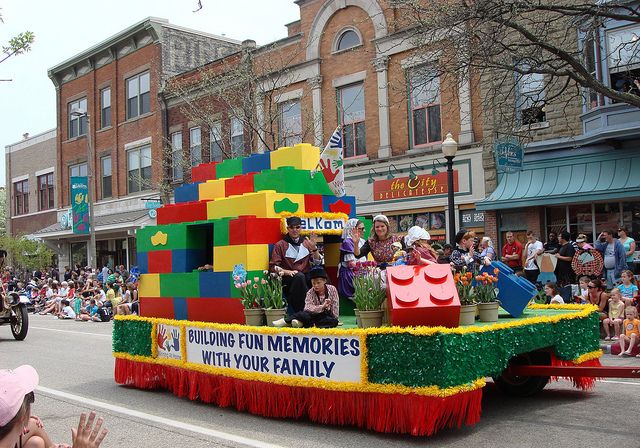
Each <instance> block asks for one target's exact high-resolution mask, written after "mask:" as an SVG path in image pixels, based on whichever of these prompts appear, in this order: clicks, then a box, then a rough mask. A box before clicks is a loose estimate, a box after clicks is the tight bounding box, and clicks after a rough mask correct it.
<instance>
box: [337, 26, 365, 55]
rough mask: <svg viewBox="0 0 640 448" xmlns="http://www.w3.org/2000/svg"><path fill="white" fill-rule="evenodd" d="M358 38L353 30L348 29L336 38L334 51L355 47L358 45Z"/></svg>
mask: <svg viewBox="0 0 640 448" xmlns="http://www.w3.org/2000/svg"><path fill="white" fill-rule="evenodd" d="M360 44H361V42H360V36H359V35H358V33H356V32H355V31H354V30H351V29H348V30H346V31H343V32H342V34H340V36H339V37H338V40H337V43H336V51H341V50H346V49H348V48H353V47H357V46H358V45H360Z"/></svg>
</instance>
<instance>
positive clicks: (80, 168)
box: [69, 162, 88, 203]
mask: <svg viewBox="0 0 640 448" xmlns="http://www.w3.org/2000/svg"><path fill="white" fill-rule="evenodd" d="M87 172H88V171H87V162H84V163H78V164H76V165H71V166H70V167H69V203H71V178H72V177H77V176H82V177H84V176H86V175H87Z"/></svg>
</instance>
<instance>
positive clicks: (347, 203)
mask: <svg viewBox="0 0 640 448" xmlns="http://www.w3.org/2000/svg"><path fill="white" fill-rule="evenodd" d="M345 209H348V211H349V213H347V215H349V218H355V217H356V198H355V196H342V197H341V198H338V197H336V196H322V210H323V211H325V212H327V213H346V211H347V210H345Z"/></svg>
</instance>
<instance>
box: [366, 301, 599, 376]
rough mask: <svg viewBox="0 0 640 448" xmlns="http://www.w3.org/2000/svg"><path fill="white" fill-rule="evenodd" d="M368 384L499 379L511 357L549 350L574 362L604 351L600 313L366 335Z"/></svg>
mask: <svg viewBox="0 0 640 448" xmlns="http://www.w3.org/2000/svg"><path fill="white" fill-rule="evenodd" d="M367 347H368V350H369V356H368V360H369V381H370V382H372V383H382V384H402V385H404V386H409V387H424V386H438V387H452V386H457V385H460V384H465V383H469V382H471V381H473V380H475V379H477V378H482V377H485V376H496V375H499V374H500V373H501V372H502V371H503V370H504V369H505V368H506V367H507V364H508V362H509V359H511V358H512V357H513V356H515V355H517V354H520V353H526V352H530V351H534V350H539V349H542V348H551V349H552V350H553V352H554V353H555V355H556V357H558V358H559V359H564V360H574V359H576V358H577V357H578V356H580V355H583V354H585V353H589V352H592V351H595V350H598V349H599V348H600V346H599V319H598V314H597V313H592V314H590V315H589V316H588V317H585V318H576V319H566V320H561V321H559V322H557V323H555V324H550V323H540V324H531V325H524V326H521V327H512V328H507V329H501V330H496V331H487V332H470V333H465V334H436V335H433V336H414V335H411V334H380V335H369V336H367Z"/></svg>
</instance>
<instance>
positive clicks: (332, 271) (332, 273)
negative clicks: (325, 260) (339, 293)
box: [324, 265, 338, 286]
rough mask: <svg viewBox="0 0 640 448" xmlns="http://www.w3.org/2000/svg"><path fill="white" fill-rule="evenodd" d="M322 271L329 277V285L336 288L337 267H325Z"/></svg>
mask: <svg viewBox="0 0 640 448" xmlns="http://www.w3.org/2000/svg"><path fill="white" fill-rule="evenodd" d="M324 270H325V272H326V273H327V275H328V276H329V283H330V284H332V285H335V286H338V267H337V266H326V265H325V267H324Z"/></svg>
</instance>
